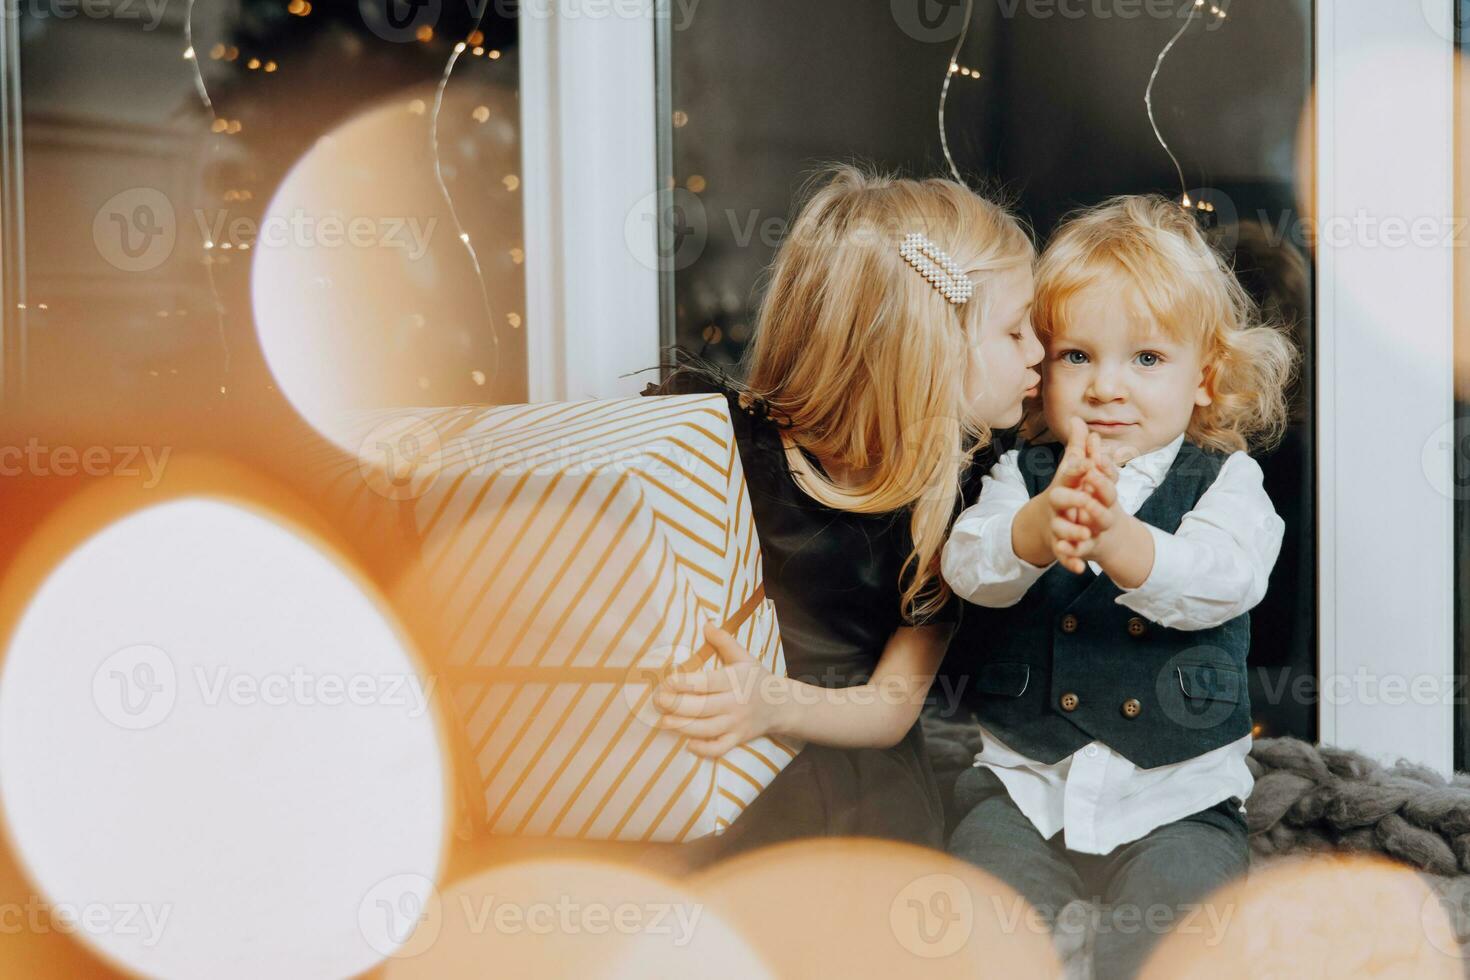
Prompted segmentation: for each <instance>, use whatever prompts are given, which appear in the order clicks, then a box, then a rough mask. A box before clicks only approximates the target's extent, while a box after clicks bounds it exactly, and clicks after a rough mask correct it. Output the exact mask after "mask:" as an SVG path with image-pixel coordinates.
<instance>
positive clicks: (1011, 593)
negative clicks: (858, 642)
mask: <svg viewBox="0 0 1470 980" xmlns="http://www.w3.org/2000/svg"><path fill="white" fill-rule="evenodd" d="M1183 443H1184V437H1183V436H1182V435H1181V436H1179V437H1178V438H1176V439H1175V440H1174V441H1173V442H1171V443H1169V444H1168V445H1167V446H1164V447H1163V448H1162V449H1156V450H1154V451H1152V452H1149V453H1145V454H1143V455H1141V456H1138V457H1136V458H1135V459H1133V460H1131V461H1130V462H1128V463H1127V464H1125V465H1124V466H1123V467H1122V471H1121V473H1120V475H1119V479H1118V501H1119V505H1120V506H1121V507H1122V508H1123V510H1124V511H1126V512H1127V513H1129V514H1136V513H1137V512H1138V509H1139V508H1140V507H1141V506H1143V503H1144V501H1146V500H1147V499H1148V498H1149V495H1150V494H1152V493H1153V491H1154V490H1155V489H1157V488H1158V486H1159V484H1161V483H1162V482H1163V480H1164V477H1165V476H1166V475H1167V474H1168V472H1169V469H1170V467H1171V466H1173V464H1174V460H1175V458H1176V457H1177V456H1178V455H1179V449H1180V447H1181V446H1182V445H1183ZM1028 500H1030V494H1029V493H1028V492H1027V489H1026V482H1025V478H1024V477H1023V475H1022V473H1021V469H1020V465H1019V454H1018V452H1017V451H1016V450H1012V451H1010V452H1008V453H1006V454H1005V455H1004V456H1002V457H1001V459H1000V460H999V462H997V463H996V465H995V467H994V469H992V470H991V472H990V474H989V475H988V476H986V477H985V478H984V479H983V481H982V483H981V490H980V499H979V501H978V502H977V503H976V504H975V505H974V506H973V507H970V508H968V509H966V510H965V511H964V512H963V513H961V514H960V516H959V517H958V518H957V519H956V521H955V525H954V528H953V530H952V531H951V532H950V537H949V541H948V542H947V543H946V544H945V546H944V553H943V555H942V558H941V561H942V571H943V573H944V578H945V581H947V582H948V583H949V585H950V588H952V589H954V591H955V593H956V594H957V595H959V596H961V597H962V598H964V599H967V600H969V601H970V602H973V603H975V604H977V605H981V606H988V607H992V608H1005V607H1008V606H1013V605H1015V604H1016V603H1017V602H1020V601H1021V598H1022V597H1023V596H1024V595H1025V594H1026V591H1027V590H1028V589H1030V588H1031V586H1032V585H1033V584H1034V583H1035V582H1036V580H1037V579H1039V578H1041V576H1042V575H1044V574H1045V573H1046V572H1047V571H1048V570H1049V568H1050V567H1051V566H1050V565H1047V566H1036V565H1032V564H1030V563H1029V562H1027V561H1025V560H1023V559H1021V558H1020V557H1019V556H1017V555H1016V552H1015V549H1014V547H1013V546H1012V543H1011V529H1012V525H1013V524H1014V522H1015V518H1016V512H1017V511H1019V510H1020V509H1021V507H1022V506H1024V505H1025V504H1026V502H1027V501H1028ZM1148 530H1149V533H1150V534H1151V535H1152V536H1153V539H1154V566H1153V570H1152V571H1151V572H1150V573H1149V576H1148V579H1147V580H1146V581H1145V582H1144V583H1143V584H1142V585H1141V586H1139V587H1138V588H1136V589H1124V590H1123V594H1122V595H1120V596H1119V597H1118V599H1117V602H1118V604H1119V605H1123V606H1127V607H1128V608H1129V609H1132V610H1133V611H1134V612H1136V613H1138V614H1139V615H1140V616H1142V617H1144V618H1145V619H1148V620H1151V621H1153V622H1155V623H1158V624H1160V625H1162V626H1167V627H1172V628H1174V629H1181V630H1202V629H1210V628H1212V627H1215V626H1219V625H1221V624H1222V623H1225V622H1228V621H1229V620H1231V619H1234V618H1235V617H1237V616H1239V615H1241V614H1243V613H1246V612H1248V611H1250V610H1251V609H1252V608H1253V607H1254V606H1255V605H1256V604H1257V603H1259V602H1260V601H1261V598H1262V597H1263V596H1264V595H1265V594H1266V585H1267V581H1268V579H1269V578H1270V575H1271V569H1272V567H1273V566H1274V565H1275V564H1276V558H1277V556H1278V555H1279V554H1280V552H1281V540H1282V537H1283V535H1284V533H1285V530H1286V526H1285V523H1284V522H1283V521H1282V520H1281V518H1280V517H1278V516H1277V514H1276V509H1275V508H1274V507H1273V506H1272V504H1271V498H1270V497H1269V496H1267V495H1266V491H1265V487H1264V485H1263V476H1262V473H1261V468H1260V466H1259V465H1258V464H1257V463H1256V461H1255V460H1253V459H1251V458H1250V456H1248V455H1246V454H1245V453H1242V452H1238V453H1234V454H1232V455H1231V456H1230V457H1229V458H1228V459H1227V460H1226V461H1225V463H1224V465H1223V466H1222V467H1221V470H1220V474H1219V476H1218V477H1217V478H1216V480H1215V482H1214V484H1213V485H1212V486H1211V487H1210V489H1209V490H1207V491H1206V492H1205V494H1204V496H1203V497H1201V498H1200V500H1199V503H1198V504H1197V505H1196V506H1195V508H1194V510H1192V511H1190V512H1189V513H1188V514H1186V515H1185V516H1184V519H1183V520H1182V521H1181V522H1180V525H1179V529H1178V531H1176V532H1175V533H1173V534H1169V533H1167V532H1164V531H1161V530H1159V529H1158V528H1155V527H1152V526H1149V527H1148ZM1089 565H1090V566H1091V568H1092V570H1093V572H1095V573H1097V574H1102V570H1101V569H1100V568H1099V567H1098V566H1097V564H1096V563H1095V562H1089ZM980 732H981V737H982V746H983V747H982V749H981V751H980V753H979V754H978V755H976V756H975V765H977V766H985V767H987V768H989V769H990V770H992V771H993V772H994V773H995V774H996V775H997V776H998V777H1000V780H1001V782H1002V783H1004V784H1005V787H1006V790H1007V791H1008V792H1009V793H1010V796H1011V799H1012V800H1013V801H1014V802H1015V804H1016V806H1017V807H1018V808H1019V809H1020V810H1021V812H1022V813H1024V814H1025V815H1026V818H1027V819H1028V820H1030V821H1031V823H1032V824H1033V825H1034V826H1035V827H1036V829H1037V831H1039V832H1040V833H1041V835H1042V836H1043V837H1046V838H1048V839H1049V838H1051V837H1053V836H1054V835H1055V834H1056V833H1057V831H1059V830H1061V831H1064V832H1065V836H1064V838H1063V842H1064V843H1065V845H1066V847H1067V848H1068V849H1069V850H1073V851H1081V852H1084V853H1088V854H1107V853H1109V852H1111V851H1112V850H1113V849H1114V848H1116V847H1117V846H1118V845H1120V844H1125V843H1127V842H1129V841H1132V840H1137V839H1138V838H1140V837H1143V836H1144V835H1145V834H1147V833H1149V832H1150V831H1151V830H1154V829H1155V828H1157V827H1161V826H1163V825H1164V824H1166V823H1171V822H1173V821H1175V820H1179V819H1181V818H1183V817H1186V816H1189V815H1190V814H1191V813H1195V812H1196V811H1199V810H1202V809H1204V808H1206V807H1209V806H1213V805H1214V804H1216V803H1219V802H1220V801H1221V800H1225V799H1228V798H1230V797H1232V796H1238V797H1240V798H1241V799H1242V800H1244V799H1246V798H1247V797H1248V796H1250V792H1251V788H1252V786H1253V785H1254V780H1253V778H1252V776H1251V774H1250V770H1249V769H1248V768H1246V764H1245V759H1246V756H1247V755H1248V754H1249V753H1250V747H1251V736H1250V735H1245V736H1243V737H1242V738H1240V739H1238V740H1236V741H1234V742H1231V743H1230V744H1228V745H1223V746H1221V747H1219V748H1217V749H1214V750H1212V751H1210V752H1207V753H1205V754H1204V755H1201V756H1198V757H1196V758H1193V759H1186V760H1185V761H1183V762H1177V763H1173V764H1170V765H1166V766H1158V767H1156V768H1154V769H1140V768H1138V767H1137V766H1135V765H1133V763H1131V762H1129V761H1128V760H1127V759H1125V758H1124V757H1123V756H1121V755H1119V754H1117V753H1116V752H1114V751H1113V750H1112V749H1111V748H1109V747H1108V746H1107V745H1105V744H1104V743H1102V742H1098V741H1094V742H1092V743H1090V744H1089V745H1086V746H1084V747H1083V748H1081V749H1079V750H1077V751H1076V752H1074V753H1073V754H1072V755H1070V756H1068V757H1067V758H1065V759H1062V760H1061V761H1060V762H1056V763H1053V764H1051V765H1047V764H1045V763H1041V762H1037V761H1035V760H1033V759H1028V758H1027V757H1025V756H1024V755H1022V754H1021V753H1019V752H1016V751H1015V750H1014V749H1012V748H1010V747H1009V746H1007V745H1006V744H1005V743H1004V742H1002V741H1001V740H1000V739H998V738H996V737H995V736H994V735H993V734H992V733H991V732H989V731H988V730H986V729H985V727H984V725H983V720H982V724H981V728H980ZM1242 809H1243V808H1242Z"/></svg>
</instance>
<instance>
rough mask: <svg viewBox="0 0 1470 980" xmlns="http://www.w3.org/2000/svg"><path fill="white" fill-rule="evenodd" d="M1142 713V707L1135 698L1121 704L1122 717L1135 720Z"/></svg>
mask: <svg viewBox="0 0 1470 980" xmlns="http://www.w3.org/2000/svg"><path fill="white" fill-rule="evenodd" d="M1142 713H1143V705H1142V704H1141V703H1140V702H1139V700H1138V699H1137V698H1129V699H1128V700H1127V701H1124V702H1123V717H1125V718H1137V717H1138V716H1139V715H1140V714H1142Z"/></svg>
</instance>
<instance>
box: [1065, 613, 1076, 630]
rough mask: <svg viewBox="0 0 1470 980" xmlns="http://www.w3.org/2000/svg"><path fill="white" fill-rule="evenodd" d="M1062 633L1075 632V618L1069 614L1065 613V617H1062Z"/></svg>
mask: <svg viewBox="0 0 1470 980" xmlns="http://www.w3.org/2000/svg"><path fill="white" fill-rule="evenodd" d="M1062 632H1063V633H1075V632H1077V617H1076V616H1074V615H1072V614H1071V613H1067V615H1065V616H1063V617H1062Z"/></svg>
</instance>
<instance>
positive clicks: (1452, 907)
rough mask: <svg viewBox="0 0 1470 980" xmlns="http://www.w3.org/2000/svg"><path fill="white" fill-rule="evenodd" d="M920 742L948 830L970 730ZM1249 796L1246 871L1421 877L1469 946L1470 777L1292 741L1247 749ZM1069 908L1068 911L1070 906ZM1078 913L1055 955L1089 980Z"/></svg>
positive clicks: (1061, 928) (1088, 917) (1082, 917)
mask: <svg viewBox="0 0 1470 980" xmlns="http://www.w3.org/2000/svg"><path fill="white" fill-rule="evenodd" d="M924 735H925V739H926V741H927V743H928V747H929V756H930V759H931V761H932V762H933V765H934V769H935V773H936V775H937V776H938V779H939V783H940V787H941V789H942V791H943V794H944V799H945V810H946V813H947V814H948V816H949V824H950V828H951V829H953V827H954V825H955V824H956V823H957V822H958V820H959V818H960V817H961V816H963V814H957V813H955V812H954V803H953V794H954V784H955V781H956V780H957V779H959V776H960V773H962V772H964V771H965V770H966V769H968V768H969V767H970V765H971V764H972V762H973V761H974V757H975V753H976V752H978V751H979V750H980V737H979V732H978V731H977V730H976V727H975V726H974V725H973V724H969V723H964V722H954V721H946V720H943V719H941V718H938V717H936V716H933V715H930V714H925V716H924ZM1246 764H1247V765H1248V766H1249V767H1250V770H1251V773H1252V774H1253V775H1254V776H1255V779H1256V784H1255V789H1254V790H1253V791H1252V793H1251V797H1250V799H1249V800H1248V801H1246V823H1247V825H1248V826H1249V828H1250V843H1251V855H1252V866H1253V867H1255V866H1260V865H1262V864H1265V863H1268V862H1270V861H1271V860H1273V859H1276V858H1280V857H1285V856H1288V855H1300V854H1312V853H1322V852H1357V853H1365V852H1366V853H1373V854H1376V855H1381V856H1385V857H1387V858H1390V859H1392V860H1394V861H1398V862H1400V863H1402V864H1405V865H1407V866H1409V867H1412V868H1415V869H1417V870H1418V871H1420V872H1422V873H1423V875H1424V876H1425V879H1426V880H1427V881H1428V883H1429V884H1430V887H1431V888H1433V889H1434V890H1435V892H1437V893H1438V894H1439V896H1440V898H1441V901H1442V902H1443V903H1444V905H1445V908H1446V910H1447V911H1448V912H1450V913H1451V914H1450V921H1451V922H1452V923H1453V924H1454V928H1455V931H1456V934H1457V936H1458V937H1459V940H1460V942H1461V944H1462V945H1463V944H1465V943H1467V942H1470V916H1466V915H1464V914H1461V910H1464V909H1470V773H1465V772H1462V773H1456V774H1455V776H1454V778H1453V779H1449V780H1446V779H1445V778H1444V777H1443V776H1441V775H1440V774H1439V773H1437V772H1434V771H1433V770H1431V769H1427V768H1425V767H1424V766H1420V765H1416V764H1414V763H1412V762H1407V761H1403V760H1400V761H1399V762H1398V763H1397V764H1395V765H1394V766H1392V767H1387V766H1383V765H1380V764H1379V763H1377V762H1375V761H1373V760H1372V759H1370V758H1368V757H1367V756H1364V755H1363V754H1361V753H1359V752H1352V751H1349V750H1346V749H1335V748H1330V747H1327V746H1319V745H1312V744H1310V743H1308V742H1303V741H1301V740H1300V739H1295V738H1268V739H1260V740H1258V741H1256V743H1255V744H1254V746H1253V747H1252V748H1251V754H1250V756H1249V758H1248V759H1247V761H1246ZM1074 904H1076V903H1074ZM1095 914H1096V912H1095V910H1092V909H1090V908H1088V907H1083V908H1078V909H1074V908H1073V907H1072V906H1068V907H1067V908H1066V909H1064V910H1063V911H1062V915H1061V919H1060V921H1059V922H1058V926H1057V947H1058V950H1059V951H1060V952H1061V953H1062V956H1063V958H1064V960H1065V963H1066V973H1067V976H1069V977H1072V978H1084V977H1087V976H1089V975H1090V971H1089V968H1088V965H1087V963H1086V959H1087V955H1086V954H1087V950H1088V949H1089V948H1090V936H1089V932H1090V931H1091V930H1090V928H1089V925H1088V924H1089V923H1091V922H1093V921H1094V916H1095Z"/></svg>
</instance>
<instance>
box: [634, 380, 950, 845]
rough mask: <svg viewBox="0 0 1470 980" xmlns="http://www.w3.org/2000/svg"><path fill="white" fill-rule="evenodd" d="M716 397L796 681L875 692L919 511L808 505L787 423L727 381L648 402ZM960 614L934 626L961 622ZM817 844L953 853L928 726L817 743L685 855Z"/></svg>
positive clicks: (689, 386)
mask: <svg viewBox="0 0 1470 980" xmlns="http://www.w3.org/2000/svg"><path fill="white" fill-rule="evenodd" d="M715 392H718V393H722V394H724V395H725V396H726V399H727V400H728V402H729V405H730V415H731V418H732V420H733V422H734V427H735V441H736V444H737V446H738V449H739V452H740V459H741V463H742V465H743V466H744V468H745V476H746V482H747V484H748V485H749V491H750V503H751V509H752V512H753V514H754V517H755V527H756V534H757V536H758V537H759V539H760V544H761V552H762V561H763V565H764V573H765V586H766V593H767V595H768V596H770V598H771V599H772V600H773V601H774V602H775V605H776V615H777V618H778V620H779V622H780V626H781V638H782V645H783V647H784V649H785V654H786V666H787V673H788V674H789V675H790V676H791V677H793V678H796V679H798V680H801V681H803V682H806V683H809V684H815V685H820V686H822V687H832V688H840V687H851V686H854V685H858V684H862V683H865V682H866V681H867V680H868V679H869V678H870V677H871V675H872V672H873V670H874V669H875V668H876V666H877V664H878V659H879V657H880V656H881V655H882V653H883V650H884V647H885V645H886V644H887V642H888V639H889V637H891V636H892V635H893V632H894V630H896V629H898V628H899V627H900V626H903V625H909V624H906V622H905V620H904V619H903V616H902V611H901V606H900V601H901V590H900V588H899V573H900V569H901V568H902V566H903V563H904V561H905V560H906V559H907V557H908V554H909V550H910V549H911V547H912V545H911V540H912V538H911V535H910V530H909V513H908V511H907V510H904V511H896V512H893V513H889V514H881V515H864V514H853V513H849V512H847V511H842V510H836V509H833V508H829V507H826V506H824V505H823V504H821V503H818V502H817V501H815V500H813V499H812V498H811V497H808V496H807V495H806V493H805V492H803V491H802V490H801V489H800V487H798V486H797V484H796V482H795V480H794V479H793V478H792V476H791V472H790V469H789V468H788V465H787V461H786V456H785V451H784V448H783V446H782V444H781V438H780V431H779V429H778V427H777V425H776V423H775V422H773V421H772V420H771V419H770V418H768V417H767V416H766V414H765V412H764V410H763V407H757V408H754V409H747V408H743V407H742V406H741V404H740V401H739V398H738V395H737V394H736V392H735V391H733V390H731V389H730V388H729V387H728V386H726V385H725V384H722V383H721V382H720V380H719V379H718V378H717V377H713V376H711V375H709V374H706V373H703V372H700V371H697V370H691V369H689V368H680V369H679V370H678V371H676V372H675V373H674V374H673V375H671V376H670V378H669V379H668V380H667V381H665V382H664V383H663V384H662V385H653V384H650V385H649V386H648V387H647V388H646V389H645V390H644V392H643V394H645V395H680V394H706V393H715ZM808 458H809V459H812V461H813V463H814V465H816V460H815V458H813V457H811V456H810V454H809V455H808ZM958 606H959V603H958V602H957V601H952V602H950V603H949V604H948V605H946V606H945V608H944V609H943V610H941V611H940V612H939V613H938V614H936V615H935V616H933V617H931V618H930V619H928V620H926V621H925V622H926V623H931V624H932V623H952V622H953V621H954V618H955V616H956V615H957V613H958ZM814 836H815V837H820V836H860V837H881V838H887V839H891V840H898V841H905V842H908V843H911V844H918V845H922V846H927V847H934V848H942V847H943V846H944V808H943V803H942V800H941V797H940V793H939V787H938V784H937V783H936V781H935V778H934V772H933V770H932V768H931V767H930V764H929V760H928V757H927V756H926V754H925V751H924V734H923V731H922V729H921V728H920V726H919V723H918V722H917V721H915V723H914V726H913V727H912V728H911V729H910V730H909V732H908V734H907V735H905V736H904V738H903V740H902V741H900V742H899V743H898V744H897V745H894V746H892V747H891V748H885V749H880V748H863V749H845V748H834V747H831V746H826V745H813V744H809V745H807V746H806V747H805V748H804V749H803V750H802V751H801V752H800V753H799V754H798V755H797V757H796V758H795V759H794V760H793V761H792V762H791V764H790V765H789V766H787V767H786V769H784V770H783V771H782V772H781V773H780V775H778V776H777V777H776V778H775V779H774V780H773V781H772V782H771V784H770V785H769V786H767V787H766V789H765V790H764V791H763V792H762V793H761V794H760V795H759V796H758V797H756V799H755V801H754V802H753V803H752V804H751V805H750V806H749V807H747V808H746V810H745V811H744V812H743V813H742V814H741V815H740V816H739V818H737V819H736V820H735V822H734V823H732V824H731V825H730V826H729V827H728V828H727V829H726V830H725V832H724V833H723V834H721V835H719V836H718V837H714V836H711V837H706V838H703V839H701V840H698V841H694V842H691V843H689V844H686V845H682V846H683V847H684V848H685V849H686V853H685V854H684V855H682V856H681V857H682V861H683V863H684V864H685V866H686V867H689V868H691V869H693V868H698V867H703V866H705V865H707V864H709V863H711V862H713V861H718V860H723V859H725V858H728V857H732V856H734V855H736V854H739V853H743V852H746V851H749V850H752V849H754V848H757V847H762V846H766V845H769V844H775V843H779V842H781V841H787V840H792V839H795V838H801V837H814Z"/></svg>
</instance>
